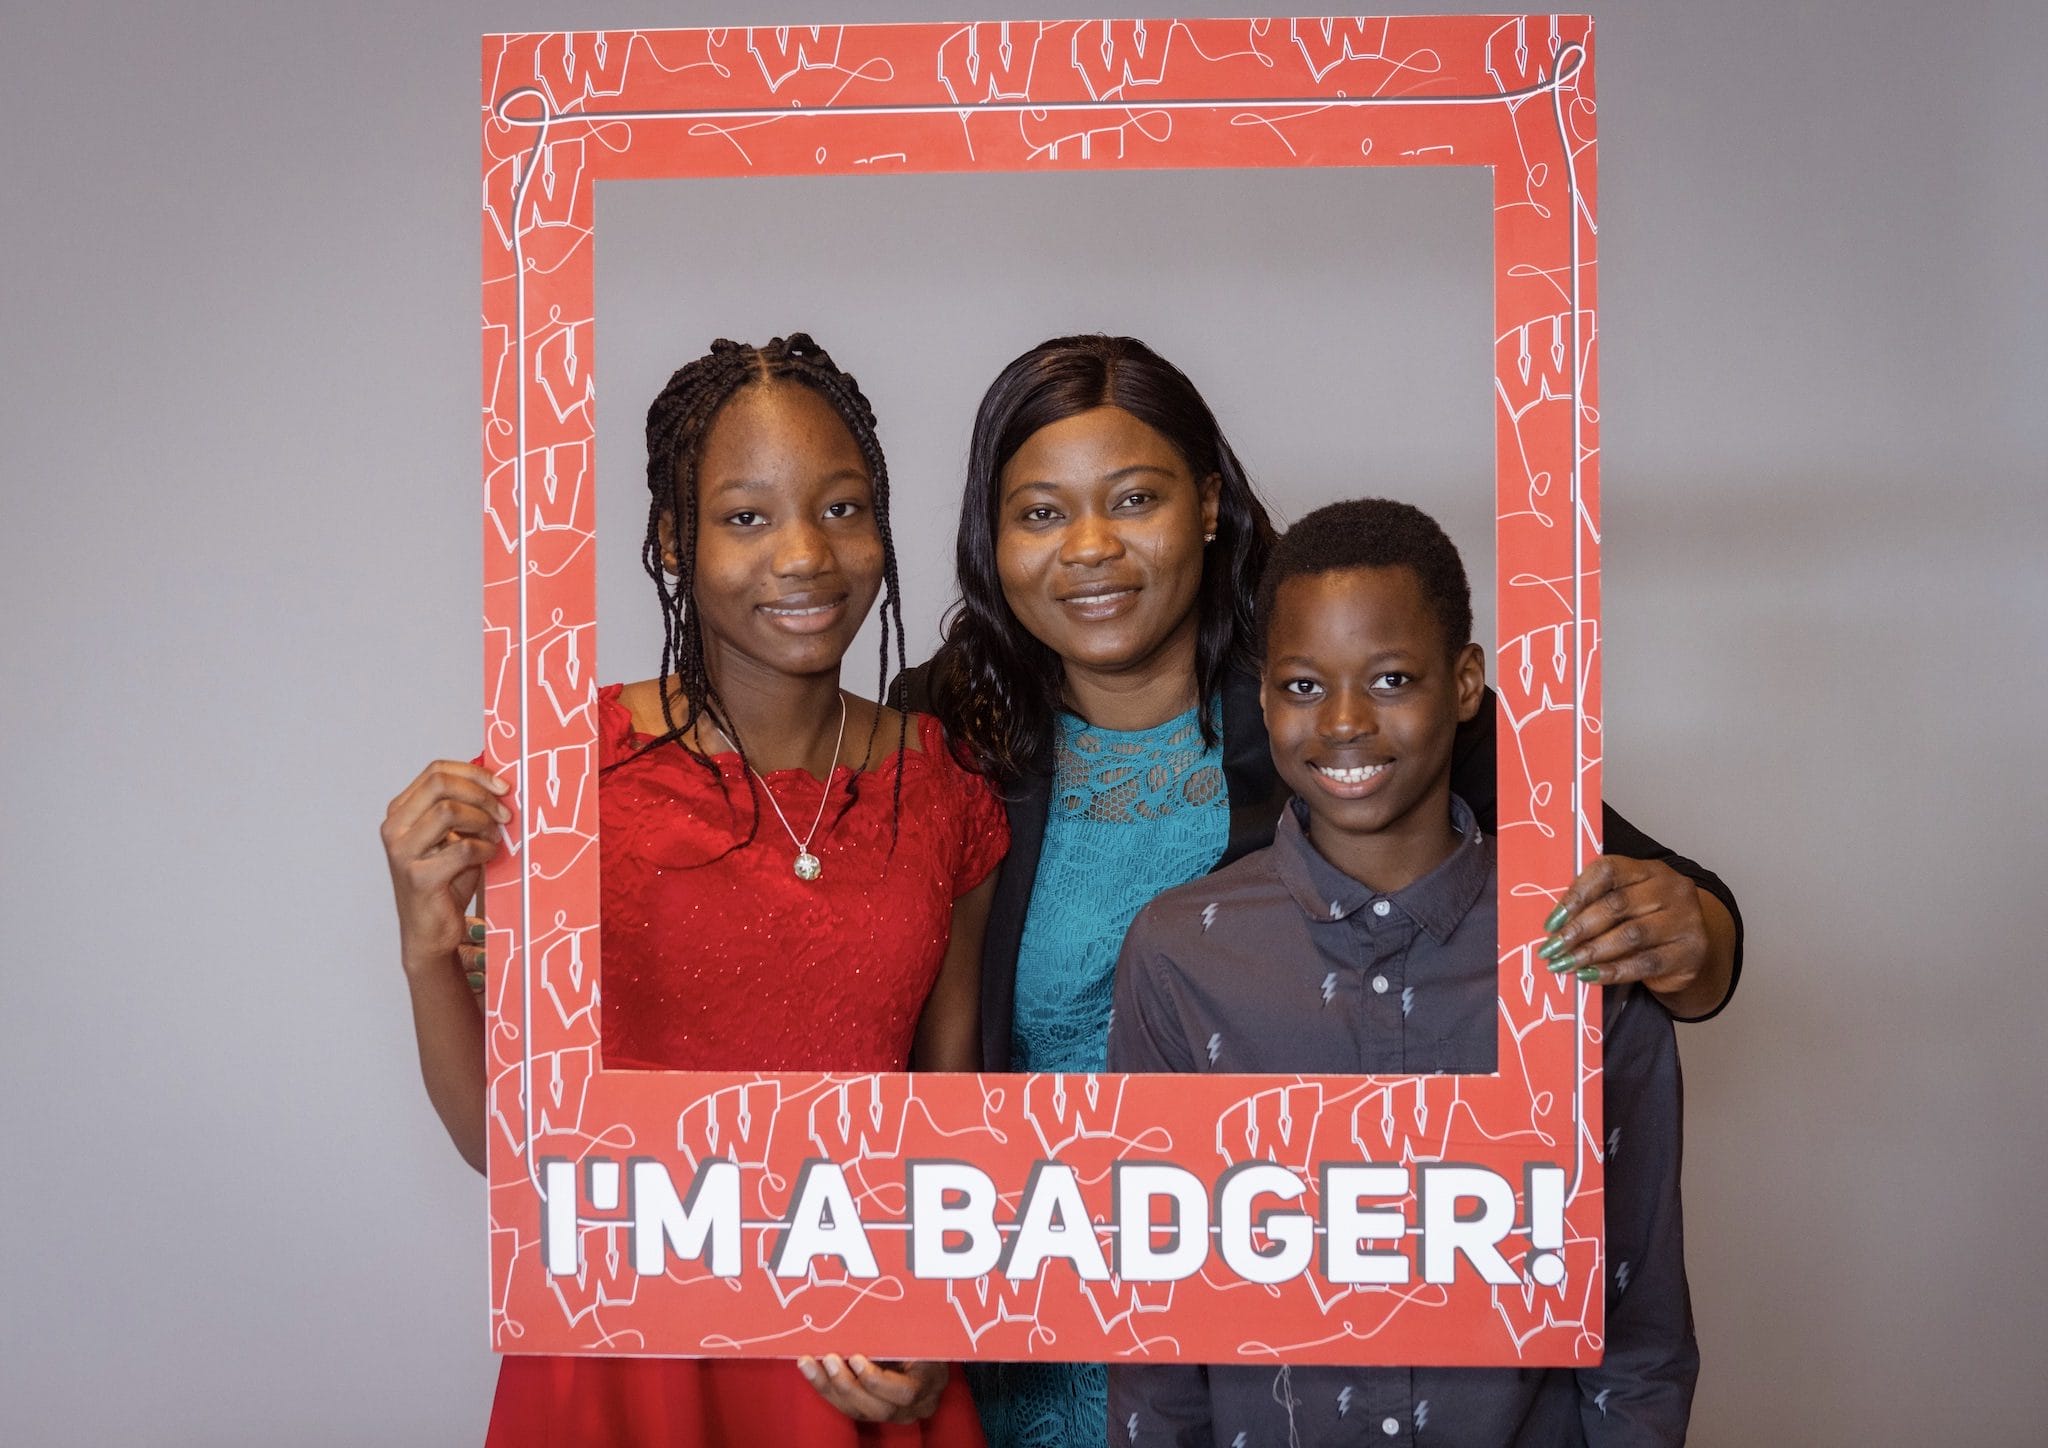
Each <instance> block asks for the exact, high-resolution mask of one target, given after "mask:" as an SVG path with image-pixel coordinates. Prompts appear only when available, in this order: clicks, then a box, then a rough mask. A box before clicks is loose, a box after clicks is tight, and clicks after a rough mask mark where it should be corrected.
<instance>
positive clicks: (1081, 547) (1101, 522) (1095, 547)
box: [1060, 513, 1123, 567]
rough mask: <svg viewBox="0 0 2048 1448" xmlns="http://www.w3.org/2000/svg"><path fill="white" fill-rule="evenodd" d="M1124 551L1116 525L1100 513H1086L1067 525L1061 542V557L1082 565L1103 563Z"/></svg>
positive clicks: (1068, 561) (1066, 560)
mask: <svg viewBox="0 0 2048 1448" xmlns="http://www.w3.org/2000/svg"><path fill="white" fill-rule="evenodd" d="M1121 552H1123V540H1122V539H1121V538H1119V537H1118V536H1117V531H1116V525H1115V524H1114V523H1112V522H1110V520H1109V519H1107V518H1105V517H1102V516H1100V515H1099V514H1092V513H1084V514H1082V515H1081V516H1080V517H1078V518H1076V519H1075V520H1074V521H1073V522H1072V523H1071V524H1069V525H1068V527H1067V536H1066V537H1065V538H1064V539H1062V540H1061V542H1060V559H1061V561H1062V562H1065V563H1075V564H1080V565H1082V566H1084V567H1085V566H1087V565H1089V564H1094V563H1101V562H1103V561H1104V560H1106V559H1110V558H1114V557H1116V556H1117V555H1118V554H1119V553H1121Z"/></svg>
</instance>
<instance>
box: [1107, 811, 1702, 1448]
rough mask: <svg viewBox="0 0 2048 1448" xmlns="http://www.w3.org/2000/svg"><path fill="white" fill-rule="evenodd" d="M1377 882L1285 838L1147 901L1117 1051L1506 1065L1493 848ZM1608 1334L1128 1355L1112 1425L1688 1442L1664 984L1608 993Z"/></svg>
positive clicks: (1527, 1440)
mask: <svg viewBox="0 0 2048 1448" xmlns="http://www.w3.org/2000/svg"><path fill="white" fill-rule="evenodd" d="M1451 810H1452V823H1453V824H1454V825H1455V826H1456V827H1457V828H1458V830H1459V833H1460V839H1459V843H1458V845H1457V848H1456V849H1455V850H1453V851H1452V853H1451V855H1450V857H1449V858H1448V859H1446V860H1445V861H1444V862H1443V863H1442V864H1441V865H1439V866H1437V868H1436V869H1434V870H1432V871H1431V872H1430V873H1429V874H1427V875H1425V876H1423V877H1422V878H1421V879H1420V880H1417V881H1416V882H1415V883H1414V884H1412V885H1410V886H1408V887H1407V888H1406V889H1403V890H1398V891H1395V892H1393V893H1391V894H1377V893H1375V892H1374V891H1372V890H1370V889H1368V888H1366V887H1365V886H1364V885H1361V884H1360V883H1359V882H1358V881H1356V880H1354V879H1352V878H1351V877H1350V876H1349V875H1346V874H1345V873H1344V872H1343V871H1341V870H1339V869H1337V867H1336V866H1334V865H1332V864H1331V863H1330V862H1329V861H1328V860H1326V859H1324V858H1323V856H1322V855H1321V854H1320V853H1319V852H1318V851H1317V850H1316V848H1315V847H1314V846H1313V845H1312V844H1311V843H1310V842H1309V840H1308V836H1307V833H1306V831H1305V829H1304V818H1303V813H1302V806H1301V804H1300V802H1299V801H1296V802H1295V803H1294V804H1293V805H1292V806H1291V807H1290V808H1289V809H1288V810H1287V811H1286V812H1285V813H1283V815H1282V816H1281V820H1280V828H1279V831H1278V834H1277V836H1276V838H1275V840H1274V843H1273V845H1272V846H1271V847H1270V848H1268V849H1264V850H1260V851H1257V852H1256V853H1254V854H1251V855H1248V856H1246V857H1245V858H1244V859H1242V860H1240V861H1238V862H1237V863H1236V864H1234V865H1231V866H1229V867H1227V868H1226V869H1223V870H1219V871H1217V872H1216V873H1215V874H1213V875H1209V876H1207V877H1205V878H1203V879H1199V880H1196V881H1194V882H1192V883H1190V884H1187V885H1184V886H1181V887H1180V888H1178V889H1174V890H1169V891H1167V892H1166V893H1165V894H1164V895H1161V896H1160V897H1159V898H1158V899H1157V900H1155V901H1153V902H1152V903H1151V904H1150V905H1148V906H1146V907H1145V909H1144V910H1143V911H1142V912H1140V914H1139V916H1138V918H1137V920H1136V922H1135V923H1133V925H1132V926H1131V931H1130V934H1129V936H1128V937H1126V939H1125V941H1124V948H1123V954H1122V955H1121V957H1120V958H1119V960H1118V964H1117V978H1116V1008H1115V1015H1114V1017H1113V1022H1112V1025H1111V1027H1110V1036H1109V1069H1110V1070H1112V1071H1215V1072H1283V1073H1287V1074H1294V1073H1305V1074H1306V1073H1316V1074H1335V1075H1370V1074H1378V1073H1404V1074H1406V1073H1435V1072H1468V1073H1477V1072H1490V1071H1492V1070H1493V1069H1494V1054H1495V1042H1496V1034H1497V1027H1496V1025H1495V1020H1496V1014H1497V1012H1498V1009H1499V1002H1498V999H1497V997H1496V976H1497V961H1498V926H1497V919H1498V917H1497V910H1496V899H1495V896H1496V890H1495V861H1494V848H1493V842H1492V840H1491V839H1489V838H1487V837H1486V836H1485V835H1483V834H1482V833H1481V832H1480V831H1479V829H1478V828H1477V826H1476V825H1475V824H1474V823H1473V821H1472V815H1471V812H1470V811H1469V810H1467V809H1466V808H1465V806H1464V804H1463V803H1462V802H1461V801H1459V800H1456V799H1453V800H1452V802H1451ZM1604 996H1605V1001H1604V1023H1605V1038H1604V1042H1603V1053H1604V1055H1603V1060H1604V1065H1603V1070H1602V1081H1603V1086H1604V1098H1603V1099H1604V1102H1605V1111H1606V1124H1607V1130H1608V1146H1609V1151H1608V1160H1607V1170H1606V1181H1605V1195H1606V1203H1607V1261H1608V1265H1609V1280H1608V1284H1607V1353H1606V1359H1605V1361H1604V1362H1602V1363H1601V1365H1600V1366H1599V1367H1596V1368H1587V1369H1583V1370H1578V1371H1573V1370H1571V1369H1543V1368H1384V1367H1325V1366H1317V1367H1282V1368H1279V1369H1274V1368H1271V1367H1264V1366H1236V1365H1232V1366H1213V1367H1201V1366H1193V1365H1186V1366H1159V1367H1121V1366H1116V1365H1112V1366H1111V1368H1110V1374H1109V1441H1110V1443H1111V1444H1112V1445H1124V1444H1128V1445H1132V1448H1149V1445H1161V1448H1165V1445H1174V1448H1182V1445H1194V1444H1209V1443H1215V1444H1219V1445H1227V1448H1262V1445H1268V1444H1270V1445H1275V1448H1281V1445H1286V1448H1321V1445H1336V1444H1385V1445H1389V1448H1394V1445H1403V1444H1423V1445H1435V1444H1447V1445H1449V1444H1456V1445H1466V1444H1470V1445H1474V1448H1481V1445H1483V1448H1498V1445H1539V1444H1541V1445H1551V1444H1558V1445H1567V1444H1581V1443H1584V1444H1616V1445H1620V1444H1631V1445H1633V1444H1665V1443H1670V1444H1677V1443H1682V1442H1684V1440H1685V1425H1686V1420H1687V1418H1688V1417H1689V1415H1690V1413H1691V1408H1692V1389H1693V1381H1694V1379H1695V1378H1696V1376H1697V1375H1698V1370H1699V1353H1698V1348H1697V1346H1696V1344H1695V1342H1694V1340H1693V1333H1692V1312H1691V1305H1690V1300H1689V1298H1688V1296H1687V1292H1686V1282H1685V1259H1684V1242H1683V1234H1682V1229H1681V1224H1680V1219H1679V1200H1678V1158H1679V1114H1680V1112H1679V1078H1678V1053H1677V1046H1676V1043H1675V1042H1674V1041H1673V1039H1672V1034H1671V1021H1670V1018H1669V1017H1668V1016H1666V1015H1665V1013H1664V1011H1663V1008H1662V1007H1660V1006H1659V1005H1658V1004H1657V1003H1656V1001H1655V1000H1654V999H1653V998H1652V997H1650V996H1649V995H1648V994H1647V993H1646V992H1642V991H1637V990H1630V989H1626V988H1623V989H1615V990H1608V991H1606V992H1604Z"/></svg>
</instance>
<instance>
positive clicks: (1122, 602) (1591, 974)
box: [900, 336, 1740, 1448]
mask: <svg viewBox="0 0 2048 1448" xmlns="http://www.w3.org/2000/svg"><path fill="white" fill-rule="evenodd" d="M1272 542H1273V528H1272V524H1271V522H1270V521H1269V519H1268V518H1267V515H1266V511H1265V508H1264V507H1263V506H1262V505H1261V504H1260V502H1259V500H1258V497H1257V496H1256V495H1255V494H1254V493H1253V491H1252V487H1251V483H1250V481H1249V480H1248V479H1247V477H1246V476H1245V472H1244V469H1243V467H1242V466H1241V465H1240V464H1239V462H1238V460H1237V456H1236V454H1235V453H1234V452H1233V451H1232V450H1231V447H1230V444H1229V443H1228V441H1226V440H1225V438H1224V437H1223V434H1222V431H1221V429H1220V428H1219V427H1218V426H1217V423H1216V419H1215V417H1214V416H1213V415H1212V414H1211V412H1210V410H1209V407H1208V404H1207V403H1206V402H1204V401H1203V400H1202V397H1201V394H1200V393H1199V392H1197V391H1196V390H1195V387H1194V385H1193V384H1192V383H1191V382H1189V381H1188V379H1187V378H1186V377H1185V376H1184V375H1183V374H1182V373H1181V372H1180V370H1179V369H1178V368H1176V367H1174V366H1173V365H1172V364H1171V363H1170V362H1167V361H1166V360H1165V359H1164V358H1162V357H1160V356H1159V355H1158V354H1157V353H1155V352H1153V351H1152V350H1151V349H1150V348H1149V347H1147V346H1145V345H1144V344H1143V343H1142V342H1138V341H1136V340H1134V339H1132V338H1128V337H1101V336H1088V337H1061V338H1056V339H1054V340H1052V341H1049V342H1046V343H1043V344H1041V345H1040V346H1038V347H1034V348H1033V349H1031V350H1030V351H1029V352H1026V353H1025V354H1024V355H1023V356H1021V357H1019V358H1018V359H1017V360H1016V361H1014V362H1012V363H1011V364H1010V365H1009V366H1008V367H1007V368H1005V369H1004V370H1003V373H1002V375H1001V376H999V377H998V378H997V379H996V380H995V383H994V384H993V385H992V386H991V387H990V388H989V390H988V393H987V395H986V396H985V397H984V398H983V399H982V403H981V408H980V412H979V414H978V415H977V416H976V418H975V425H974V436H973V441H972V443H971V444H970V447H969V453H968V475H967V486H966V493H965V496H964V498H963V500H962V504H961V511H960V534H959V547H958V572H959V589H960V602H959V603H958V605H957V606H956V607H955V609H954V611H953V613H952V615H951V617H950V619H949V620H948V624H947V629H946V637H945V642H944V644H943V645H942V646H941V648H940V650H939V653H938V654H937V656H936V657H935V658H934V659H933V660H932V661H931V663H930V664H928V665H926V666H925V667H924V668H922V669H920V670H913V671H911V673H910V674H909V675H907V676H906V677H905V678H904V680H903V681H902V684H903V692H902V695H901V696H900V697H904V698H910V699H917V700H920V701H922V700H927V699H928V700H929V702H930V706H931V707H932V708H933V709H934V711H935V712H936V713H937V714H938V715H939V717H940V718H941V719H942V720H944V721H945V724H946V728H947V731H948V733H949V736H950V738H951V739H952V741H953V744H954V747H955V748H956V749H957V750H958V751H959V752H960V754H961V755H962V757H963V758H965V759H967V760H968V761H970V762H971V763H973V765H974V766H975V767H976V768H977V769H978V770H980V771H981V772H982V773H983V774H984V775H986V776H987V777H988V778H989V779H990V780H992V781H993V782H994V783H995V784H996V785H997V787H998V788H999V789H1001V790H1002V792H1003V793H1004V795H1005V797H1006V799H1007V800H1008V811H1009V821H1010V832H1011V849H1010V853H1009V856H1008V857H1007V859H1006V860H1005V861H1004V863H1003V866H1002V868H1001V870H1000V871H999V872H998V876H997V884H996V893H995V899H994V903H993V906H992V908H991V913H990V918H989V922H988V931H987V935H986V937H985V939H984V944H983V950H982V963H981V990H982V1009H981V1034H982V1060H983V1063H984V1065H985V1067H986V1068H987V1069H990V1070H1003V1069H1011V1070H1025V1071H1100V1070H1102V1069H1103V1068H1104V1064H1105V1051H1106V1044H1107V1038H1108V1030H1109V1006H1110V987H1111V978H1112V973H1113V968H1114V966H1115V963H1116V957H1117V950H1118V947H1119V945H1120V944H1121V943H1122V940H1123V937H1124V932H1125V930H1126V929H1127V928H1128V926H1129V925H1130V923H1131V920H1132V919H1133V917H1134V916H1135V915H1136V913H1137V911H1138V910H1139V908H1140V907H1141V906H1143V905H1144V904H1145V902H1146V901H1148V900H1150V899H1151V898H1152V897H1153V896H1154V895H1156V894H1158V893H1160V892H1161V891H1163V890H1166V889H1169V888H1171V887H1173V886H1176V885H1180V884H1183V883H1185V882H1187V881H1188V880H1191V879H1193V878H1195V877H1196V876H1199V875H1201V874H1203V873H1205V872H1207V871H1209V870H1213V869H1215V868H1216V867H1217V866H1218V865H1221V864H1226V863H1228V862H1230V861H1232V860H1235V859H1237V858H1238V857H1239V856H1241V855H1243V854H1245V853H1246V852H1248V851H1250V850H1253V849H1257V848H1259V847H1261V846H1264V845H1267V844H1270V843H1271V842H1272V839H1273V830H1274V825H1275V823H1276V821H1277V820H1278V818H1279V814H1280V810H1281V807H1282V806H1283V805H1284V803H1285V802H1286V798H1287V791H1286V789H1285V788H1284V786H1283V785H1282V784H1281V782H1280V780H1279V778H1278V776H1277V775H1276V774H1275V772H1274V769H1273V765H1272V760H1271V757H1270V754H1269V751H1268V746H1267V740H1266V733H1265V727H1264V724H1263V721H1262V719H1261V717H1260V712H1259V698H1258V676H1257V673H1256V672H1255V671H1254V667H1253V653H1254V649H1255V634H1254V632H1253V628H1252V600H1253V598H1254V596H1255V594H1256V590H1257V585H1258V580H1259V575H1260V572H1261V571H1262V569H1263V567H1264V564H1265V559H1266V555H1267V553H1268V551H1269V550H1270V548H1271V546H1272ZM1494 714H1495V709H1494V705H1493V702H1492V699H1491V696H1490V695H1489V696H1488V698H1487V699H1486V700H1485V701H1484V702H1483V703H1482V705H1481V707H1480V710H1479V713H1478V716H1477V717H1476V718H1475V720H1474V721H1473V722H1472V724H1471V725H1468V726H1466V727H1464V728H1463V729H1461V730H1460V733H1459V738H1458V746H1457V751H1456V757H1455V760H1454V764H1453V774H1452V787H1453V789H1454V790H1456V792H1457V793H1458V794H1459V795H1460V796H1461V797H1462V798H1463V799H1464V800H1466V802H1467V803H1469V804H1470V805H1471V806H1472V808H1473V810H1474V811H1475V813H1476V814H1477V815H1478V816H1479V820H1480V823H1481V824H1482V825H1483V826H1484V827H1485V828H1486V829H1488V830H1492V829H1493V828H1494V824H1495V820H1494V804H1495V794H1496V782H1495V779H1494V747H1493V731H1494ZM1605 829H1606V836H1605V838H1606V842H1607V848H1608V850H1609V851H1610V852H1612V853H1611V854H1610V855H1609V856H1607V857H1605V858H1603V859H1601V860H1599V861H1596V862H1595V863H1594V864H1593V865H1592V866H1591V867H1589V868H1588V870H1587V871H1586V873H1585V874H1584V875H1583V876H1581V877H1580V879H1579V880H1577V881H1576V882H1574V884H1573V885H1572V887H1571V888H1570V890H1569V891H1568V892H1567V893H1566V895H1565V897H1564V902H1563V904H1562V905H1560V907H1559V909H1558V912H1557V913H1556V914H1555V915H1553V916H1552V917H1551V920H1550V922H1549V924H1550V928H1551V929H1552V930H1553V931H1554V932H1556V933H1555V935H1554V936H1553V938H1552V942H1551V944H1550V945H1549V946H1548V947H1546V955H1547V956H1548V957H1549V958H1550V960H1551V963H1552V968H1553V969H1557V970H1574V971H1576V972H1577V973H1578V974H1579V975H1580V977H1581V978H1583V979H1587V980H1599V981H1602V982H1604V983H1608V984H1612V983H1614V982H1616V981H1620V980H1634V979H1645V980H1647V983H1648V984H1649V986H1650V988H1651V989H1652V990H1655V991H1656V992H1657V993H1658V994H1659V995H1660V996H1661V997H1662V998H1663V999H1664V1001H1665V1003H1666V1004H1667V1005H1668V1006H1669V1007H1670V1008H1671V1009H1672V1011H1673V1012H1674V1013H1675V1014H1678V1015H1681V1016H1688V1017H1698V1016H1701V1015H1709V1014H1712V1013H1713V1012H1714V1011H1715V1010H1718V1009H1719V1008H1720V1006H1721V1004H1722V1003H1723V1002H1725V1000H1726V998H1727V996H1728V994H1729V993H1730V992H1731V991H1732V990H1733V988H1734V975H1735V968H1736V962H1737V960H1738V958H1739V957H1738V946H1739V939H1740V935H1739V925H1738V923H1737V917H1736V915H1735V909H1734V906H1735V902H1734V899H1733V897H1732V896H1731V895H1730V894H1729V893H1728V892H1727V890H1726V887H1724V886H1723V885H1722V884H1721V882H1720V881H1719V880H1718V879H1717V878H1715V877H1714V876H1713V875H1712V874H1710V873H1708V872H1707V871H1705V870H1703V869H1701V868H1700V867H1699V866H1697V865H1695V864H1693V863H1692V862H1690V861H1687V860H1683V859H1680V858H1678V857H1677V856H1675V855H1673V854H1672V852H1670V851H1669V850H1666V849H1665V848H1664V847H1662V846H1661V845H1658V844H1657V843H1656V842H1655V841H1654V840H1651V839H1650V838H1649V837H1648V836H1646V835H1644V834H1642V832H1641V831H1639V830H1636V829H1635V828H1634V827H1633V826H1631V825H1629V824H1628V822H1627V821H1626V820H1624V819H1622V818H1621V817H1620V816H1619V815H1617V814H1615V813H1614V812H1613V811H1612V810H1608V811H1607V812H1606V819H1605ZM975 1379H976V1384H975V1390H976V1398H977V1401H978V1403H979V1406H980V1408H981V1411H982V1422H983V1427H984V1428H985V1429H986V1431H987V1432H988V1435H989V1439H990V1441H991V1443H992V1444H994V1445H996V1448H1022V1445H1033V1448H1036V1445H1056V1444H1065V1443H1099V1442H1102V1441H1104V1432H1105V1424H1104V1415H1105V1389H1106V1380H1105V1375H1104V1371H1103V1369H1102V1368H1101V1367H1100V1366H1099V1365H1088V1364H1082V1365H1074V1366H1068V1365H1061V1364H998V1365H989V1366H986V1367H981V1368H978V1369H976V1370H975Z"/></svg>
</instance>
